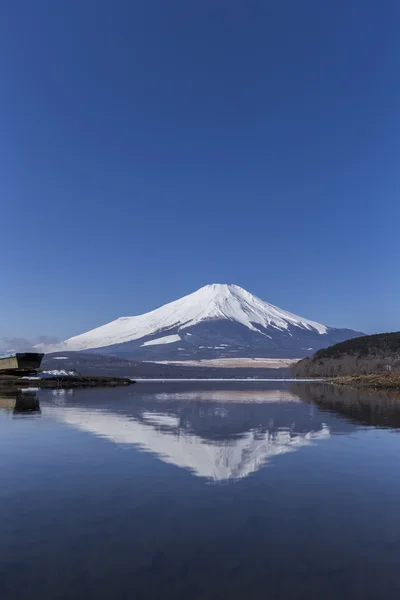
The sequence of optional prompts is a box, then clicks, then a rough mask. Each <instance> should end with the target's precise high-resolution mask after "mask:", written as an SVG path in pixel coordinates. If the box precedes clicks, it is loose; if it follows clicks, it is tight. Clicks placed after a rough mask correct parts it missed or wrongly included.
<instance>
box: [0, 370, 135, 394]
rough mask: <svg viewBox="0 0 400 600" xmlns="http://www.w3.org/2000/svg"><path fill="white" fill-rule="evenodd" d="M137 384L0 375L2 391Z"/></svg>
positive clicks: (102, 379) (124, 380) (118, 380)
mask: <svg viewBox="0 0 400 600" xmlns="http://www.w3.org/2000/svg"><path fill="white" fill-rule="evenodd" d="M133 383H135V381H133V380H132V379H129V378H128V377H94V376H90V377H86V376H83V375H78V374H76V375H60V376H57V377H51V378H41V377H40V376H38V377H22V376H20V375H0V390H1V389H7V390H15V389H24V388H32V387H33V388H48V389H49V388H50V389H63V388H64V389H67V388H94V387H117V386H121V385H132V384H133Z"/></svg>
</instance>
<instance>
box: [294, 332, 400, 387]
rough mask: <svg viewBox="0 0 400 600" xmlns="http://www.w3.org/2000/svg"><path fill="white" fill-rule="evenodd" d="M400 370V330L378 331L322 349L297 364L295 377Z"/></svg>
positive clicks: (333, 375)
mask: <svg viewBox="0 0 400 600" xmlns="http://www.w3.org/2000/svg"><path fill="white" fill-rule="evenodd" d="M391 370H396V371H397V370H398V371H400V331H397V332H395V333H378V334H376V335H367V336H363V337H358V338H353V339H351V340H346V341H345V342H340V343H339V344H335V345H334V346H329V347H328V348H324V349H323V350H318V352H316V353H315V354H313V356H312V357H311V358H304V359H303V360H300V361H299V362H298V363H296V364H295V365H293V367H292V373H293V374H294V375H295V377H335V376H337V375H353V374H359V373H378V372H379V373H380V372H383V371H391Z"/></svg>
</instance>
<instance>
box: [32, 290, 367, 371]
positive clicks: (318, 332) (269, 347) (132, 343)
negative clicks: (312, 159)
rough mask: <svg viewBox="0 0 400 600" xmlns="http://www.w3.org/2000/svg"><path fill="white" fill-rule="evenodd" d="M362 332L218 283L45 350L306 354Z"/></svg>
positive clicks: (183, 356)
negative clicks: (324, 322)
mask: <svg viewBox="0 0 400 600" xmlns="http://www.w3.org/2000/svg"><path fill="white" fill-rule="evenodd" d="M359 335H363V334H362V333H360V332H357V331H353V330H351V329H336V328H331V327H327V326H325V325H321V324H320V323H316V322H315V321H310V320H308V319H304V318H303V317H299V316H297V315H295V314H292V313H290V312H287V311H284V310H282V309H280V308H278V307H276V306H273V305H272V304H269V303H268V302H264V301H263V300H261V299H260V298H257V297H256V296H253V295H252V294H250V293H249V292H247V291H246V290H244V289H243V288H241V287H239V286H238V285H233V284H231V285H227V284H212V285H206V286H204V287H202V288H200V289H199V290H197V291H196V292H194V293H192V294H189V295H188V296H184V297H183V298H180V299H179V300H175V301H174V302H170V303H169V304H165V305H164V306H161V307H160V308H158V309H156V310H153V311H151V312H149V313H146V314H143V315H138V316H136V317H120V318H119V319H116V320H115V321H112V322H111V323H107V324H106V325H102V326H101V327H97V328H96V329H92V330H91V331H88V332H87V333H83V334H81V335H77V336H75V337H72V338H69V339H67V340H65V341H64V342H62V343H61V344H57V345H55V346H48V347H44V348H43V349H44V350H45V351H46V352H62V351H70V350H74V351H83V350H84V351H86V352H87V351H96V352H102V353H105V354H114V355H115V354H118V355H125V356H128V355H129V356H131V357H135V358H138V359H143V360H189V359H191V360H193V359H210V358H229V357H243V358H244V357H265V358H300V357H304V356H308V355H310V354H313V353H314V352H315V351H316V350H318V349H320V348H325V347H327V346H330V345H331V344H335V343H337V342H340V341H344V340H346V339H349V338H352V337H356V336H359Z"/></svg>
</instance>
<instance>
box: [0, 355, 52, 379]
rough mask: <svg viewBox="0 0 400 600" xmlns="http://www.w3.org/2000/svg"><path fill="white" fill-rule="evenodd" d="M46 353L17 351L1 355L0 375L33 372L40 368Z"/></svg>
mask: <svg viewBox="0 0 400 600" xmlns="http://www.w3.org/2000/svg"><path fill="white" fill-rule="evenodd" d="M43 356H44V354H39V353H38V352H17V353H15V354H1V355H0V375H1V374H3V373H4V374H5V373H25V372H28V373H31V372H32V371H37V370H38V369H39V368H40V365H41V362H42V358H43Z"/></svg>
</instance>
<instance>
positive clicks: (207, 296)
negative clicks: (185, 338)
mask: <svg viewBox="0 0 400 600" xmlns="http://www.w3.org/2000/svg"><path fill="white" fill-rule="evenodd" d="M213 319H227V320H230V321H235V322H237V323H241V324H242V325H244V326H245V327H247V328H248V329H250V330H253V331H259V330H258V329H257V328H256V327H255V325H261V326H262V327H265V328H268V327H274V328H276V329H281V330H282V329H287V328H288V326H290V325H292V326H295V327H300V328H302V329H308V330H312V329H313V330H315V331H317V332H318V333H320V334H324V333H326V331H327V327H325V325H321V324H320V323H315V322H314V321H309V320H308V319H304V318H302V317H299V316H297V315H294V314H292V313H289V312H287V311H284V310H281V309H280V308H277V307H276V306H273V305H272V304H269V303H268V302H264V301H263V300H261V299H260V298H257V297H256V296H253V294H250V293H249V292H247V291H246V290H244V289H243V288H241V287H239V286H238V285H226V284H212V285H206V286H204V287H202V288H200V289H199V290H197V291H196V292H194V293H193V294H189V295H188V296H184V297H183V298H180V299H179V300H175V301H174V302H170V303H169V304H165V305H164V306H161V307H160V308H157V309H156V310H153V311H151V312H149V313H145V314H143V315H139V316H136V317H120V318H119V319H116V320H115V321H112V322H111V323H107V324H106V325H102V326H101V327H97V328H96V329H92V330H91V331H88V332H87V333H83V334H82V335H78V336H75V337H72V338H70V339H68V340H66V341H65V342H63V344H62V345H61V346H62V348H64V349H65V350H87V349H88V348H101V347H104V346H110V345H114V344H122V343H125V342H129V341H132V340H137V339H140V338H143V337H146V336H149V335H152V334H154V333H155V332H157V331H160V332H162V331H168V330H169V329H171V328H175V327H178V328H179V329H181V330H184V329H187V328H189V327H191V326H193V325H196V324H197V323H200V322H201V321H207V320H213ZM54 348H59V346H55V347H54Z"/></svg>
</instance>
